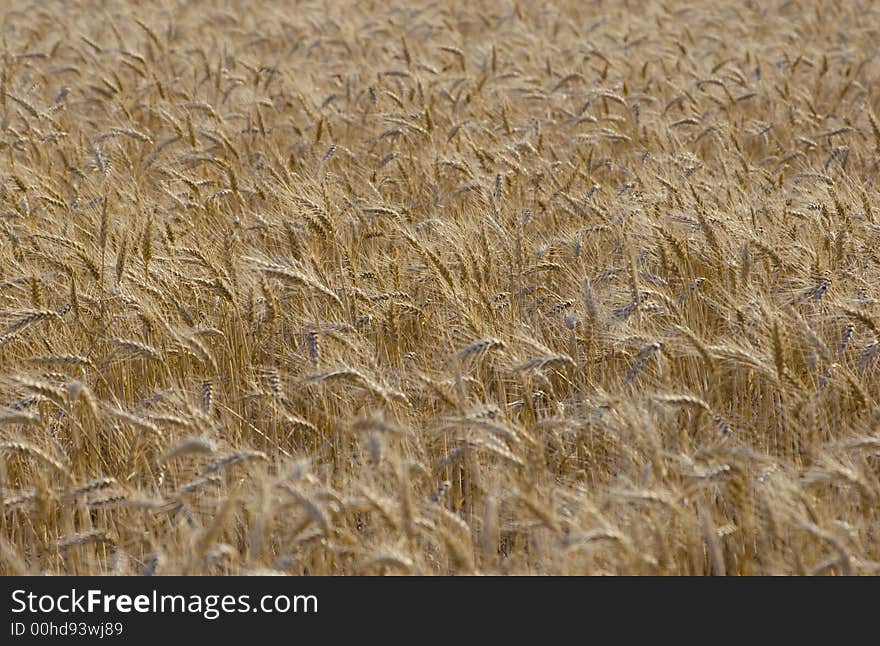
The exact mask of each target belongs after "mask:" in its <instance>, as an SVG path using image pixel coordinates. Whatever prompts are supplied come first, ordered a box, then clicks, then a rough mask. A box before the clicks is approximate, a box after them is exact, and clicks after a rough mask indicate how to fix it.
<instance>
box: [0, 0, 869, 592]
mask: <svg viewBox="0 0 880 646" xmlns="http://www.w3.org/2000/svg"><path fill="white" fill-rule="evenodd" d="M3 4H4V7H3V9H4V12H3V15H2V17H0V33H2V45H0V46H2V67H0V74H2V76H0V233H2V235H0V499H2V503H0V573H3V574H26V573H50V574H55V573H68V574H180V573H184V574H242V573H247V574H255V573H278V574H343V575H354V574H386V573H394V574H442V575H445V574H474V573H481V574H508V573H510V574H552V575H568V574H740V575H752V574H872V573H875V572H877V570H878V568H880V540H878V539H880V537H878V532H880V524H878V497H880V462H878V456H880V409H878V398H880V377H878V364H880V352H878V348H880V345H878V334H880V306H878V303H877V298H878V285H880V251H878V249H880V221H878V218H880V202H878V187H877V185H876V178H877V177H878V170H880V126H878V120H877V118H876V117H875V116H874V111H875V110H880V108H878V102H880V62H878V54H880V46H878V42H880V7H878V6H877V5H876V4H874V3H872V2H868V1H855V0H853V1H850V0H846V1H842V0H841V1H838V2H830V1H829V2H824V1H821V2H820V1H814V0H791V1H788V2H783V1H781V0H772V1H767V2H745V1H736V2H734V1H718V2H708V1H706V2H678V1H669V2H659V1H652V2H644V3H643V2H629V3H627V2H623V1H606V2H601V1H595V2H594V1H578V0H557V1H553V2H548V3H531V2H525V1H522V2H516V3H514V2H510V1H506V0H505V1H501V2H494V1H491V2H490V1H475V2H470V1H469V2H421V1H416V0H413V1H408V2H392V3H385V2H378V1H376V2H357V3H354V2H352V3H348V2H341V1H339V0H326V1H325V2H284V1H281V0H277V1H269V0H258V1H256V2H252V1H247V2H245V1H243V0H242V1H233V0H215V1H183V0H180V1H172V0H154V1H149V2H143V3H134V2H122V1H119V0H106V1H97V0H85V1H83V2H76V3H71V2H66V1H60V0H49V1H41V2H26V1H23V0H6V2H4V3H3Z"/></svg>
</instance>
